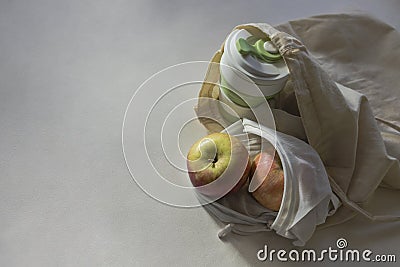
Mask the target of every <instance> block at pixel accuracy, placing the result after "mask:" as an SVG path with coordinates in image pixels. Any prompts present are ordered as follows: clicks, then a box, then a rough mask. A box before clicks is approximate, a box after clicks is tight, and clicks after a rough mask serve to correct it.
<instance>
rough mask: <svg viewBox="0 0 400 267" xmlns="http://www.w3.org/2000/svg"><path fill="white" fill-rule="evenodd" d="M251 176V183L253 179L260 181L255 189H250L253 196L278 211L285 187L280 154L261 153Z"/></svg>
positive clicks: (255, 159) (252, 168)
mask: <svg viewBox="0 0 400 267" xmlns="http://www.w3.org/2000/svg"><path fill="white" fill-rule="evenodd" d="M250 177H251V179H252V181H251V184H252V183H253V180H254V182H256V181H257V183H258V187H257V188H255V190H254V189H252V190H249V191H251V193H252V195H253V197H254V198H255V199H256V200H257V201H258V202H259V203H260V204H261V205H263V206H264V207H266V208H267V209H270V210H273V211H278V210H279V208H280V206H281V202H282V197H283V189H284V173H283V169H282V164H281V161H280V159H279V156H278V155H277V154H275V155H274V153H267V152H261V153H259V154H258V155H257V156H256V157H255V158H254V161H253V164H252V167H251V174H250ZM250 187H251V186H250ZM253 190H254V191H253Z"/></svg>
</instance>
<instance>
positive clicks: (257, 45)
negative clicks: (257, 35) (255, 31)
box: [236, 38, 282, 63]
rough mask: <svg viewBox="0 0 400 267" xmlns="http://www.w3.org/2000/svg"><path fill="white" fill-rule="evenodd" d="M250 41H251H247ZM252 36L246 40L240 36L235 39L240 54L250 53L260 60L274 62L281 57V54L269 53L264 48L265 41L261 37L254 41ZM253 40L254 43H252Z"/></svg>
mask: <svg viewBox="0 0 400 267" xmlns="http://www.w3.org/2000/svg"><path fill="white" fill-rule="evenodd" d="M249 41H251V43H250V42H249ZM254 41H255V40H254V38H252V39H251V40H246V39H243V38H240V39H238V40H237V41H236V48H237V50H238V51H239V53H240V54H242V55H248V54H251V55H253V56H255V57H257V58H258V59H260V60H263V61H265V62H268V63H274V62H276V61H278V60H280V59H281V58H282V56H281V55H280V54H279V52H278V53H271V52H269V51H267V50H265V48H264V43H265V41H264V40H263V39H258V40H257V41H255V42H254ZM253 42H254V44H252V43H253Z"/></svg>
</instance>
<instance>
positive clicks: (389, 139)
mask: <svg viewBox="0 0 400 267" xmlns="http://www.w3.org/2000/svg"><path fill="white" fill-rule="evenodd" d="M347 24H348V25H347ZM344 25H346V27H344ZM279 28H280V29H282V30H285V31H287V32H289V33H290V34H291V35H289V34H288V33H286V32H283V31H278V30H277V29H275V28H273V27H271V26H270V25H268V24H246V25H239V26H237V27H236V28H235V29H246V30H247V31H249V32H250V33H251V34H253V35H255V36H258V37H266V36H268V37H269V38H270V39H271V40H272V42H273V43H274V44H275V45H276V46H277V47H278V49H279V52H280V54H281V55H282V56H283V58H284V60H285V62H286V64H287V66H288V68H289V71H290V81H289V82H288V84H287V85H286V87H285V88H284V89H283V91H282V92H281V93H280V95H279V96H278V98H277V99H278V100H277V105H276V109H273V110H272V113H273V115H274V119H275V122H276V127H277V130H278V133H277V137H276V138H277V140H278V142H277V146H279V143H281V144H282V143H288V142H286V141H287V139H290V140H292V141H293V143H297V144H298V145H300V144H301V145H304V147H307V149H305V150H304V151H305V153H304V154H302V153H301V151H296V147H291V148H290V147H288V146H282V147H281V148H278V147H276V149H277V151H278V153H279V151H280V150H281V152H282V151H285V152H286V153H288V154H290V153H292V154H293V153H294V154H296V155H297V156H299V157H300V158H302V159H303V160H304V161H305V162H306V165H307V166H308V167H309V168H310V169H309V173H310V174H309V175H311V176H312V175H314V176H313V177H312V179H314V181H316V182H317V183H319V184H318V185H317V186H315V185H310V186H311V187H310V188H308V189H310V192H311V193H310V194H309V196H310V198H311V199H312V200H313V201H311V202H308V203H307V202H302V200H299V199H298V198H297V199H296V198H294V197H287V198H286V199H285V198H284V200H283V201H282V206H281V210H280V211H279V212H282V214H283V213H285V214H286V213H287V214H290V215H287V216H288V217H286V218H283V219H285V220H286V221H285V222H284V223H283V224H282V223H279V221H277V219H279V216H278V215H279V213H278V214H277V213H273V212H271V211H269V210H267V209H265V208H263V207H262V206H256V205H253V203H252V202H251V201H254V200H253V199H252V198H251V196H249V194H248V193H247V192H241V193H243V194H240V196H239V197H237V196H236V197H237V198H238V199H235V200H232V198H234V196H229V195H228V196H226V197H224V198H222V199H220V200H218V201H216V202H213V203H210V204H208V205H206V206H205V208H207V209H208V210H209V211H210V212H211V213H213V214H214V215H216V216H217V217H218V218H219V219H220V220H221V221H224V222H226V223H228V225H227V227H226V228H225V229H224V230H223V231H222V232H221V235H224V234H226V233H227V232H228V231H234V232H237V233H241V234H245V233H249V232H257V231H269V230H271V229H272V230H275V231H276V232H277V233H278V234H280V235H282V236H285V237H287V238H290V239H294V240H295V241H294V244H295V245H304V244H305V242H306V241H307V240H308V239H309V238H310V237H311V235H312V233H313V232H314V230H315V229H316V226H317V225H322V226H329V225H334V224H337V223H341V222H344V221H346V220H349V219H351V218H352V217H354V216H355V215H356V214H361V215H363V216H365V217H366V218H368V219H371V220H374V221H392V220H399V219H400V216H398V215H394V214H393V215H376V216H375V215H372V214H370V213H368V212H367V211H365V210H364V209H363V206H364V204H365V203H366V202H367V200H368V199H369V198H370V196H371V195H372V194H373V193H374V192H375V190H376V189H377V187H378V186H380V185H381V186H387V187H391V188H395V189H400V168H399V159H400V153H399V152H400V135H399V129H400V128H399V127H398V126H397V124H398V123H399V122H400V117H399V116H400V115H399V113H398V112H396V111H395V110H396V109H398V106H399V104H400V103H399V97H400V90H399V88H398V85H399V84H400V78H399V77H398V75H392V76H390V77H388V76H387V75H386V72H389V73H392V74H394V73H396V70H397V72H398V71H399V70H400V45H399V44H400V37H399V34H398V33H397V32H396V31H395V30H394V29H393V28H391V27H389V26H388V25H385V24H383V23H381V22H379V21H376V20H374V19H371V18H368V17H366V16H362V15H336V16H335V15H330V16H320V17H315V18H310V19H305V20H300V21H297V22H289V23H287V24H285V25H281V26H280V27H279ZM313 29H315V31H313ZM338 29H340V30H338ZM371 35H374V36H375V38H374V39H375V41H374V42H375V44H374V46H375V47H380V48H382V49H380V50H377V51H376V53H375V54H374V60H373V61H371V59H370V58H369V57H368V55H366V54H363V53H362V52H360V51H358V52H357V53H356V52H355V50H356V49H359V50H361V51H362V49H361V48H363V47H364V46H365V43H366V42H367V40H366V39H369V38H370V36H371ZM294 36H296V37H297V38H296V37H294ZM299 36H301V39H304V40H306V41H307V46H311V47H313V48H314V51H313V53H310V52H309V51H308V49H307V48H306V46H305V45H304V44H303V42H301V41H300V40H299V39H300V38H299ZM366 36H369V37H368V38H367V37H366ZM328 39H329V41H326V40H328ZM321 40H322V41H321ZM343 43H345V44H348V46H343ZM222 53H223V46H222V48H221V50H219V51H218V52H217V53H216V54H215V55H214V57H213V58H212V62H214V63H218V62H219V60H220V58H221V55H222ZM314 55H316V56H317V57H318V60H317V59H315V58H314ZM335 56H336V57H335ZM331 57H332V59H331ZM389 57H390V59H391V60H390V61H388V58H389ZM332 62H334V63H335V62H338V66H332V65H331V64H333V63H332ZM347 64H349V65H350V66H351V67H349V66H348V65H347ZM358 64H359V65H358ZM354 66H359V69H358V68H357V67H354ZM342 68H344V69H346V68H350V70H353V72H351V71H348V70H346V71H343V70H342ZM325 69H327V70H328V71H329V74H328V73H327V72H326V70H325ZM372 70H373V71H378V74H381V75H382V76H384V79H383V78H382V77H380V76H379V75H377V77H374V76H373V75H370V73H371V71H372ZM379 71H381V73H379ZM332 77H335V81H334V80H333V79H332ZM218 79H219V70H218V68H216V67H215V66H211V65H210V68H209V70H208V73H207V76H206V80H207V83H204V84H203V87H202V89H201V91H200V97H212V98H216V97H218V94H217V93H215V90H216V86H215V84H212V82H215V83H217V82H218ZM336 81H337V82H341V83H343V84H345V85H349V86H350V85H351V86H355V87H356V88H357V91H356V90H353V89H350V88H348V87H346V86H344V85H341V84H338V83H336ZM391 86H394V87H391ZM385 89H387V90H385ZM377 90H382V92H380V91H379V92H377ZM365 94H366V95H367V96H368V97H369V99H371V102H372V103H374V106H373V107H372V108H371V104H370V102H369V101H368V99H367V97H366V95H365ZM384 101H386V103H385V107H381V106H382V103H383V102H384ZM212 111H213V110H212V109H209V108H208V107H204V106H202V103H201V102H200V101H199V105H198V106H197V107H196V112H197V114H198V117H199V120H200V121H201V122H202V123H203V124H204V126H205V127H206V128H207V129H208V130H209V131H210V132H216V131H221V130H223V129H221V127H220V126H219V125H218V124H217V123H215V122H214V121H213V120H211V119H209V118H206V117H207V116H208V117H211V118H212V116H213V115H215V114H210V112H212ZM374 113H375V114H374ZM376 115H378V116H377V118H375V116H376ZM377 121H378V122H379V123H380V125H378V124H377ZM236 126H237V125H236ZM239 128H240V127H239ZM243 131H244V132H249V133H252V134H258V135H259V136H261V137H263V138H265V137H266V136H268V132H269V131H270V129H268V128H265V127H263V126H262V125H261V126H260V125H258V126H257V123H256V124H254V122H251V121H247V120H244V121H243ZM285 138H286V139H285ZM279 140H281V142H279ZM283 140H286V141H285V142H283ZM294 140H296V141H294ZM301 140H304V141H306V142H307V143H305V142H303V141H301ZM300 142H302V143H300ZM289 143H290V142H289ZM253 145H257V144H253ZM311 151H314V152H315V154H314V152H311ZM387 151H389V152H390V154H388V152H387ZM297 153H298V154H297ZM310 155H311V156H310ZM287 158H288V159H289V158H290V157H287ZM318 158H319V160H320V161H319V162H320V163H321V164H323V166H324V170H322V169H321V168H319V163H317V162H318V160H317V159H318ZM291 164H294V165H295V162H293V161H291ZM303 167H304V166H303ZM308 167H307V168H308ZM317 170H318V171H317ZM325 174H326V176H325ZM291 176H296V177H294V178H293V177H291ZM287 177H290V179H289V180H288V179H287ZM305 177H306V176H304V173H295V172H293V173H292V174H288V173H287V170H285V192H284V195H285V194H287V191H286V190H289V189H287V188H289V187H290V190H294V192H295V193H299V192H302V190H306V189H307V187H306V186H304V185H301V184H300V182H299V181H301V179H303V178H305ZM292 178H293V179H292ZM287 180H288V181H294V183H295V184H294V185H293V184H292V185H289V184H288V185H289V186H288V185H286V181H287ZM296 181H297V182H298V184H296ZM328 181H329V184H328ZM324 185H329V186H330V189H331V190H332V192H333V193H334V194H332V193H331V192H329V188H325V186H324ZM302 186H303V187H302ZM293 188H294V189H293ZM315 188H323V190H321V191H318V193H313V192H314V191H313V190H314V189H315ZM243 190H247V189H246V188H243V189H242V191H243ZM296 190H297V191H296ZM320 196H321V197H320ZM314 198H315V199H314ZM291 201H293V202H296V201H300V202H299V203H298V204H299V205H292V206H291V209H292V210H286V211H283V210H282V209H285V207H286V206H287V205H290V203H291ZM232 203H234V204H232ZM313 204H314V205H313ZM302 205H303V208H304V206H305V207H306V208H307V209H308V210H309V213H307V214H302V213H301V207H302ZM298 214H300V215H298ZM308 214H313V220H308V223H307V224H302V220H303V219H304V218H306V217H307V215H308ZM297 215H298V217H297V219H291V218H292V217H293V216H294V218H296V216H297ZM328 215H329V216H328ZM277 216H278V217H277ZM289 217H291V218H289ZM303 222H304V221H303Z"/></svg>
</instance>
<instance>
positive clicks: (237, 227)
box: [218, 220, 274, 239]
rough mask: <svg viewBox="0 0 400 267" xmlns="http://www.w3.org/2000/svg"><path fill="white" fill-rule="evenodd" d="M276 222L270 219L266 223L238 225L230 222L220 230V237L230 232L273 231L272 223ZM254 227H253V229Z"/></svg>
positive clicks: (243, 233) (239, 233)
mask: <svg viewBox="0 0 400 267" xmlns="http://www.w3.org/2000/svg"><path fill="white" fill-rule="evenodd" d="M273 223H274V221H273V220H268V221H267V223H266V224H264V225H252V226H249V225H242V226H241V225H238V224H234V223H228V224H227V225H226V226H225V227H224V228H222V229H221V230H220V231H219V232H218V238H220V239H222V238H224V237H225V236H227V235H228V234H229V233H235V234H238V235H251V234H253V233H258V232H269V231H271V225H272V224H273ZM252 227H253V229H252Z"/></svg>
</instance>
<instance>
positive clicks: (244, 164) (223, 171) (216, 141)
mask: <svg viewBox="0 0 400 267" xmlns="http://www.w3.org/2000/svg"><path fill="white" fill-rule="evenodd" d="M187 168H188V173H189V177H190V181H191V182H192V184H193V185H194V186H195V187H196V189H198V191H199V192H201V193H203V194H205V195H209V196H213V197H215V196H217V197H222V196H223V195H225V194H227V193H228V192H237V191H238V190H239V189H240V188H241V187H242V186H243V185H244V184H245V183H246V181H247V179H248V176H249V173H250V168H251V163H250V157H249V153H248V151H247V149H246V148H245V147H244V145H243V144H242V142H240V140H239V139H237V138H236V137H234V136H231V135H228V134H225V133H213V134H210V135H207V136H206V137H204V138H201V139H200V140H198V141H197V142H196V143H194V144H193V146H192V147H191V148H190V150H189V153H188V155H187Z"/></svg>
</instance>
